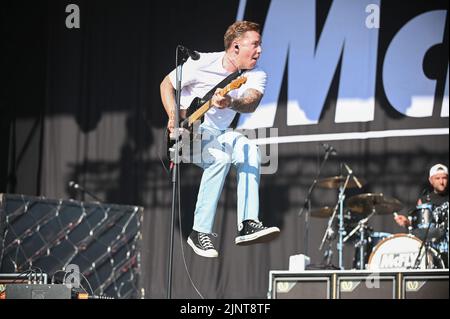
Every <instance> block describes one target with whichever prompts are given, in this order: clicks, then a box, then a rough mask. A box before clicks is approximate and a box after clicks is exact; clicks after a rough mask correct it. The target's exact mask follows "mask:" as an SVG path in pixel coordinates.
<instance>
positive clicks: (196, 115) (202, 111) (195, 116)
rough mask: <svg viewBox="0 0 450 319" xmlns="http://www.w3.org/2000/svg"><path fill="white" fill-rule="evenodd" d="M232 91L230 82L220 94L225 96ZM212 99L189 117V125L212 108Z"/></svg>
mask: <svg viewBox="0 0 450 319" xmlns="http://www.w3.org/2000/svg"><path fill="white" fill-rule="evenodd" d="M230 91H231V85H230V84H228V85H227V86H226V87H224V88H223V89H222V90H220V92H219V95H221V96H224V95H226V94H228V93H229V92H230ZM211 101H212V99H210V100H208V101H207V102H206V103H204V104H203V105H202V106H200V107H199V108H198V109H197V110H196V111H195V112H194V113H192V114H191V115H190V116H189V117H188V118H187V120H188V125H189V126H191V125H192V124H194V122H195V121H197V120H198V119H200V118H201V117H202V116H203V115H204V114H205V113H206V112H208V110H209V109H210V108H211V106H212V103H211Z"/></svg>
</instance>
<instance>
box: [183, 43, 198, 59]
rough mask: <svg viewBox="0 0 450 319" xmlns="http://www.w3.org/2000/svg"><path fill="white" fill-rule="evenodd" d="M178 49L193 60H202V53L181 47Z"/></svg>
mask: <svg viewBox="0 0 450 319" xmlns="http://www.w3.org/2000/svg"><path fill="white" fill-rule="evenodd" d="M178 49H179V50H180V51H181V52H183V53H184V54H187V55H189V56H190V57H191V59H192V60H198V59H200V53H198V52H197V51H194V50H190V49H188V48H186V47H185V46H182V45H179V46H178Z"/></svg>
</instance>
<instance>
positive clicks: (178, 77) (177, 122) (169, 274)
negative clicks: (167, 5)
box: [167, 45, 188, 299]
mask: <svg viewBox="0 0 450 319" xmlns="http://www.w3.org/2000/svg"><path fill="white" fill-rule="evenodd" d="M181 51H182V46H180V45H178V46H177V48H176V53H175V54H176V57H175V61H176V82H177V83H176V89H175V105H174V108H175V109H174V113H175V114H174V115H175V119H174V121H175V123H174V124H175V127H174V131H175V144H174V148H175V154H174V161H173V167H172V209H171V215H170V239H169V243H170V244H169V257H168V266H167V299H171V298H172V269H173V243H174V228H175V225H174V224H175V210H176V204H177V199H179V198H178V197H177V187H178V183H179V178H178V177H179V168H178V166H179V162H180V155H179V142H180V141H179V137H180V132H179V128H180V119H179V114H180V97H181V79H182V71H183V64H184V63H185V62H186V61H187V59H188V56H187V55H185V54H180V53H181ZM179 58H181V61H180V62H179V61H178V59H179Z"/></svg>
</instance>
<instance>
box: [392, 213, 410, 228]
mask: <svg viewBox="0 0 450 319" xmlns="http://www.w3.org/2000/svg"><path fill="white" fill-rule="evenodd" d="M394 219H395V222H396V223H397V224H398V225H399V226H401V227H409V226H410V225H411V222H410V221H409V219H408V217H406V216H404V215H399V214H397V213H395V214H394Z"/></svg>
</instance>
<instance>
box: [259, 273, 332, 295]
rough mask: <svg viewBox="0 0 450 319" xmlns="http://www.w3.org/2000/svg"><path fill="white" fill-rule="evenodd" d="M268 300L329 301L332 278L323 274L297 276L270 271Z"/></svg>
mask: <svg viewBox="0 0 450 319" xmlns="http://www.w3.org/2000/svg"><path fill="white" fill-rule="evenodd" d="M271 277H272V280H271V284H270V286H271V288H269V296H268V297H269V298H273V299H330V298H331V291H332V290H331V289H332V277H331V275H329V274H328V275H325V274H319V273H317V274H314V275H313V274H311V275H309V276H301V275H300V276H299V275H297V274H292V273H291V274H289V272H287V273H285V274H283V273H282V272H280V273H278V272H272V271H271Z"/></svg>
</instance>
